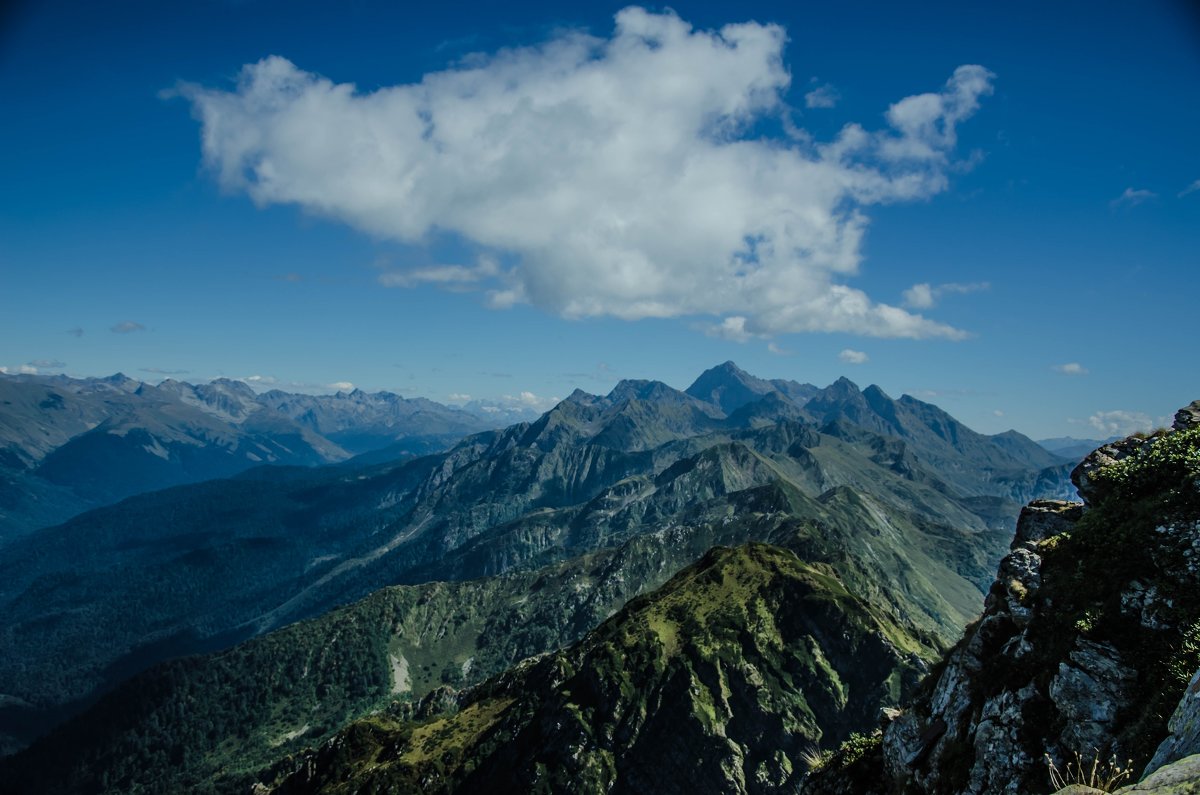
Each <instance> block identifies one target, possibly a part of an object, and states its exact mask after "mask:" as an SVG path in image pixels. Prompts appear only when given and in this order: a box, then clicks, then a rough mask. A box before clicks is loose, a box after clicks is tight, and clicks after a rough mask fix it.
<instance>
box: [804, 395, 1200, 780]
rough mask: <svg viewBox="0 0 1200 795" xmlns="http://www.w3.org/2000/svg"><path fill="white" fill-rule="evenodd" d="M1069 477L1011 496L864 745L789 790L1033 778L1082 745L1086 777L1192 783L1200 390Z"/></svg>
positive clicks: (1199, 683)
mask: <svg viewBox="0 0 1200 795" xmlns="http://www.w3.org/2000/svg"><path fill="white" fill-rule="evenodd" d="M1072 479H1073V481H1074V483H1075V484H1076V487H1077V488H1078V490H1079V494H1080V496H1081V497H1082V498H1083V502H1082V503H1067V502H1060V501H1035V502H1033V503H1031V504H1030V505H1028V506H1027V507H1026V508H1025V510H1024V511H1023V512H1022V514H1021V517H1020V519H1019V522H1018V526H1017V533H1016V538H1015V539H1014V541H1013V543H1012V547H1011V551H1010V552H1009V554H1008V555H1007V556H1006V557H1005V558H1004V559H1003V560H1002V562H1001V563H1000V567H999V572H998V575H997V578H996V581H995V583H994V584H993V586H992V588H991V590H990V592H989V593H988V596H987V599H986V602H985V609H984V613H983V615H982V617H981V618H980V619H979V620H978V621H977V622H976V623H974V624H973V625H972V626H971V627H969V628H968V630H967V632H966V634H965V636H964V638H963V639H962V641H961V642H960V643H959V644H958V645H957V646H956V647H955V648H954V649H953V650H952V651H951V652H950V653H949V654H948V655H947V657H946V658H945V660H944V661H943V663H942V664H941V665H940V666H939V667H938V668H936V669H935V670H934V672H933V673H932V674H931V675H930V676H928V677H927V678H926V680H925V682H924V683H923V685H922V686H921V688H920V690H919V692H918V695H917V697H916V698H915V699H914V701H913V702H912V703H911V704H910V705H909V706H908V707H907V708H906V709H905V710H903V711H901V712H899V713H894V714H892V715H891V716H889V719H887V720H886V721H885V726H884V728H883V730H882V732H881V734H880V735H877V739H876V742H877V743H878V745H877V746H874V745H870V744H868V745H869V747H868V748H867V750H866V752H863V751H862V750H856V751H855V752H854V753H853V754H852V755H851V754H849V753H848V752H847V751H845V750H843V751H842V752H840V754H838V755H834V757H833V758H832V759H829V760H826V762H825V765H824V769H822V770H818V771H817V772H815V773H814V774H813V775H812V776H810V777H809V780H808V781H807V782H806V785H805V788H804V790H803V791H804V792H805V793H871V792H876V793H930V794H931V795H932V794H935V793H936V794H938V795H940V794H941V793H970V795H985V793H987V794H990V793H1022V794H1023V793H1038V792H1049V791H1051V790H1052V789H1057V787H1058V786H1060V785H1063V784H1071V783H1074V782H1079V781H1081V780H1082V781H1083V782H1084V783H1087V782H1088V780H1089V778H1092V777H1091V776H1090V775H1089V774H1088V771H1091V770H1092V766H1093V763H1097V760H1098V763H1097V764H1096V770H1098V771H1099V773H1098V775H1097V776H1096V777H1095V778H1094V779H1093V781H1092V783H1102V784H1105V787H1104V788H1103V789H1102V790H1099V791H1109V790H1110V789H1111V788H1115V787H1116V786H1118V785H1121V784H1126V785H1128V784H1130V782H1131V781H1132V780H1136V779H1138V778H1140V777H1143V775H1145V776H1147V777H1146V778H1145V779H1144V781H1143V782H1142V783H1140V784H1137V785H1134V786H1135V787H1136V789H1130V790H1129V791H1138V792H1142V791H1154V792H1168V791H1170V792H1175V791H1180V792H1185V791H1186V792H1192V791H1195V790H1194V789H1169V787H1170V786H1176V785H1177V784H1179V782H1180V781H1183V782H1188V781H1191V783H1190V784H1186V783H1185V784H1184V786H1190V787H1196V786H1198V785H1197V783H1196V780H1195V779H1196V775H1195V771H1196V765H1195V764H1194V763H1195V762H1196V761H1197V760H1195V759H1192V760H1187V759H1185V757H1186V756H1187V755H1188V754H1193V753H1196V752H1197V751H1200V748H1198V747H1197V737H1196V735H1197V728H1196V727H1197V723H1198V715H1197V712H1198V710H1197V703H1196V702H1197V699H1196V697H1195V696H1196V692H1197V691H1200V680H1198V679H1197V678H1196V677H1193V676H1192V673H1193V672H1194V671H1196V669H1197V665H1198V664H1200V401H1198V402H1196V403H1193V404H1191V405H1190V406H1189V407H1187V408H1185V409H1183V410H1181V411H1180V412H1179V413H1178V414H1177V415H1176V421H1175V424H1174V427H1173V428H1172V429H1170V430H1168V431H1162V432H1158V433H1156V434H1154V435H1152V436H1149V437H1141V436H1135V437H1129V438H1127V439H1124V440H1121V441H1119V442H1115V443H1112V444H1109V445H1105V446H1104V447H1101V448H1100V449H1098V450H1096V451H1095V452H1093V453H1092V454H1091V455H1089V456H1088V457H1087V458H1085V459H1084V460H1083V462H1082V463H1081V464H1080V465H1079V466H1078V467H1077V468H1076V469H1075V471H1074V472H1073V473H1072ZM1189 680H1190V684H1189ZM1181 697H1182V701H1181ZM1177 705H1178V707H1177ZM1173 712H1174V716H1173V717H1172V713H1173ZM1168 719H1170V722H1169V725H1168ZM1169 733H1170V734H1169ZM1168 734H1169V736H1168ZM1164 738H1166V739H1164ZM1160 744H1161V747H1160ZM851 756H852V758H850V757H851ZM1177 760H1183V761H1177ZM1173 762H1174V763H1175V764H1174V765H1173V766H1171V767H1168V768H1164V767H1163V766H1164V765H1169V763H1173ZM1051 764H1053V766H1054V769H1055V771H1057V773H1058V775H1057V777H1052V776H1051V775H1050V772H1051V771H1050V767H1049V766H1050V765H1051ZM1080 764H1082V766H1083V772H1084V775H1078V774H1077V775H1074V776H1072V775H1071V774H1070V769H1071V766H1072V765H1076V766H1078V765H1080ZM1160 768H1162V769H1161V770H1160ZM1155 771H1158V772H1157V773H1155ZM1189 771H1190V772H1189ZM1149 774H1153V775H1149ZM1103 779H1108V781H1107V782H1106V781H1103ZM1171 781H1174V782H1175V784H1171V783H1169V782H1171ZM1163 782H1168V783H1166V784H1164V783H1163ZM1156 787H1157V788H1156ZM1164 787H1167V788H1166V789H1164ZM1072 791H1073V792H1092V791H1097V790H1092V789H1075V790H1072Z"/></svg>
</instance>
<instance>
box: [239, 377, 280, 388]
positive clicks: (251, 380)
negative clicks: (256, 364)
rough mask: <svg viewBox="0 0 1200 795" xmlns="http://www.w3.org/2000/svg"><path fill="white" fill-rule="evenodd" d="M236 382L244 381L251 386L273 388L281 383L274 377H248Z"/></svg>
mask: <svg viewBox="0 0 1200 795" xmlns="http://www.w3.org/2000/svg"><path fill="white" fill-rule="evenodd" d="M234 380H235V381H244V382H245V383H247V384H250V385H251V386H272V385H274V384H277V383H279V380H278V379H277V378H275V376H273V375H247V376H244V377H242V378H235V379H234Z"/></svg>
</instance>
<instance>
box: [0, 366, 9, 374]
mask: <svg viewBox="0 0 1200 795" xmlns="http://www.w3.org/2000/svg"><path fill="white" fill-rule="evenodd" d="M0 375H8V368H7V367H0Z"/></svg>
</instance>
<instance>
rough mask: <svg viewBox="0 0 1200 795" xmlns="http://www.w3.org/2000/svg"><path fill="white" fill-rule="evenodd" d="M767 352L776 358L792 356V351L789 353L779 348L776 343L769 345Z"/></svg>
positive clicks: (769, 343)
mask: <svg viewBox="0 0 1200 795" xmlns="http://www.w3.org/2000/svg"><path fill="white" fill-rule="evenodd" d="M767 351H768V352H769V353H773V354H775V355H776V356H791V355H792V352H791V351H789V350H787V349H785V348H781V347H779V346H778V345H776V344H775V343H774V342H768V343H767Z"/></svg>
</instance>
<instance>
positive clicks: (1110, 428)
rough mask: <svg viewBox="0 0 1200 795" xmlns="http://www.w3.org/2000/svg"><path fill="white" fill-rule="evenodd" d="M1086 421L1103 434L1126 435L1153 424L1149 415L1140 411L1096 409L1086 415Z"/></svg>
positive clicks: (1145, 428)
mask: <svg viewBox="0 0 1200 795" xmlns="http://www.w3.org/2000/svg"><path fill="white" fill-rule="evenodd" d="M1088 422H1089V423H1091V426H1092V427H1093V428H1095V429H1096V430H1098V431H1100V432H1101V433H1103V434H1104V435H1105V436H1128V435H1129V434H1131V433H1137V432H1138V431H1148V430H1150V429H1151V428H1152V427H1153V426H1154V421H1153V420H1151V419H1150V417H1149V415H1146V414H1143V413H1142V412H1140V411H1097V412H1096V413H1095V414H1093V415H1092V416H1090V417H1088Z"/></svg>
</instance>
